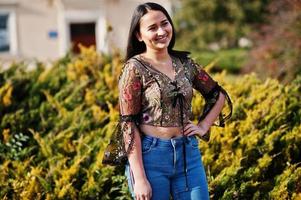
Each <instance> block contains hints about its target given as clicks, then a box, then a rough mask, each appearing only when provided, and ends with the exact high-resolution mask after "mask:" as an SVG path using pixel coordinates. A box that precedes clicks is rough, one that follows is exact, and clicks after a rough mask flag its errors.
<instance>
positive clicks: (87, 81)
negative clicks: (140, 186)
mask: <svg viewBox="0 0 301 200" xmlns="http://www.w3.org/2000/svg"><path fill="white" fill-rule="evenodd" d="M121 68H122V60H121V59H120V56H119V55H114V56H112V57H108V56H105V55H100V54H97V53H96V52H95V50H94V49H93V48H88V49H86V48H82V52H81V54H80V55H78V56H72V55H66V56H65V57H64V58H62V59H60V60H58V61H57V62H55V63H53V66H52V67H51V68H46V67H45V66H44V65H43V64H42V63H38V64H37V68H36V69H35V70H31V71H28V70H26V64H25V63H19V64H14V65H13V66H12V67H11V68H10V69H8V70H6V71H3V72H1V73H0V84H1V86H0V113H1V114H0V133H1V136H0V163H1V164H0V174H1V176H0V197H1V198H2V199H120V200H121V199H130V196H129V192H128V189H127V183H126V181H125V177H124V176H123V171H124V169H123V168H114V167H106V166H103V165H102V164H101V160H102V156H103V151H104V147H105V145H106V144H107V143H108V140H109V138H110V136H111V134H112V130H113V127H114V126H115V122H116V121H117V119H118V116H119V112H118V104H117V102H118V101H117V100H118V90H117V79H118V75H119V74H120V71H121ZM214 78H215V79H216V80H217V81H219V82H220V84H221V85H223V86H224V87H225V88H226V89H227V90H228V91H229V93H230V96H231V97H232V100H233V102H234V113H233V117H232V119H231V121H230V122H229V123H228V124H227V125H226V127H225V128H224V129H221V128H216V127H213V128H212V137H211V141H210V142H209V143H204V142H201V144H200V148H201V150H202V154H203V162H204V165H205V166H206V171H207V175H208V182H209V188H210V194H211V198H212V199H290V198H291V199H297V198H300V193H301V186H300V180H301V173H300V158H301V156H300V150H299V147H300V145H301V136H300V132H301V125H300V117H301V109H300V107H301V105H300V103H299V102H300V98H301V95H300V90H301V86H300V83H301V78H300V77H299V78H297V79H296V80H295V81H294V82H292V83H291V84H289V85H286V86H283V85H281V84H280V83H279V82H278V81H276V80H273V79H270V80H267V81H265V82H262V81H260V80H259V79H258V78H257V77H256V76H255V75H247V76H244V77H238V78H236V79H229V76H226V74H225V73H220V74H216V75H215V76H214ZM202 103H203V98H202V97H201V96H200V95H196V97H195V98H194V99H193V113H194V114H195V116H198V115H199V114H200V112H201V108H202V106H201V104H202Z"/></svg>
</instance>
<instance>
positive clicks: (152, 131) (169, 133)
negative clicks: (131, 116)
mask: <svg viewBox="0 0 301 200" xmlns="http://www.w3.org/2000/svg"><path fill="white" fill-rule="evenodd" d="M139 127H140V130H141V131H142V132H143V133H144V134H146V135H149V136H153V137H157V138H161V139H171V138H174V137H179V136H182V128H181V127H161V126H152V125H147V124H140V126H139Z"/></svg>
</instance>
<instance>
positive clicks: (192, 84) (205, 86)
mask: <svg viewBox="0 0 301 200" xmlns="http://www.w3.org/2000/svg"><path fill="white" fill-rule="evenodd" d="M172 66H173V68H174V71H175V78H174V80H172V79H171V78H169V77H168V76H167V75H165V74H163V73H161V72H160V71H158V70H156V68H154V67H153V66H152V65H151V64H150V63H148V62H146V61H145V60H144V59H143V57H141V56H139V55H137V56H134V57H132V58H131V59H129V60H128V61H127V62H126V63H125V65H124V68H123V71H122V73H121V76H120V78H119V105H120V116H121V130H122V134H123V140H124V143H125V146H126V149H127V152H129V151H130V149H131V147H132V145H133V141H134V139H133V137H134V129H135V128H138V126H137V125H139V124H148V125H153V126H161V127H181V126H183V125H184V124H185V123H187V122H188V121H189V120H191V119H192V118H193V116H192V107H191V101H192V97H193V89H195V90H197V91H199V92H200V93H201V94H202V96H203V97H204V98H205V100H206V105H205V107H204V109H203V114H202V116H200V117H199V120H202V119H203V118H205V116H206V115H207V114H208V113H209V111H210V109H211V108H212V107H213V106H214V104H215V102H216V101H217V99H218V95H219V93H220V92H222V93H224V94H225V97H226V100H227V102H228V105H230V107H231V109H230V112H232V104H231V101H230V98H229V96H228V95H227V93H226V92H225V90H223V89H222V88H221V87H220V86H219V85H218V84H217V82H215V81H214V80H213V79H212V78H211V77H210V76H209V75H208V74H207V73H206V72H205V71H204V70H203V69H202V68H201V67H200V66H199V65H198V64H197V63H195V62H194V61H193V60H192V59H190V58H186V59H184V60H183V59H182V58H181V59H180V58H178V57H174V56H172ZM230 115H231V113H229V114H228V115H227V116H225V115H224V113H223V112H222V113H221V114H220V117H219V119H218V124H217V125H219V126H223V125H224V121H225V120H226V119H228V118H229V117H230Z"/></svg>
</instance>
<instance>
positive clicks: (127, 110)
mask: <svg viewBox="0 0 301 200" xmlns="http://www.w3.org/2000/svg"><path fill="white" fill-rule="evenodd" d="M141 88H142V83H141V76H140V74H139V71H138V69H137V68H136V66H135V63H134V62H128V63H126V64H125V65H124V68H123V70H122V73H121V75H120V77H119V82H118V89H119V107H120V128H121V132H122V137H123V142H122V145H124V147H125V151H126V153H127V154H129V153H130V151H131V150H132V147H133V144H134V135H135V134H134V131H135V130H138V121H139V113H140V109H141Z"/></svg>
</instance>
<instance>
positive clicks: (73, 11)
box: [0, 0, 171, 61]
mask: <svg viewBox="0 0 301 200" xmlns="http://www.w3.org/2000/svg"><path fill="white" fill-rule="evenodd" d="M152 1H153V2H157V3H160V4H161V5H163V6H164V7H165V8H166V9H167V10H168V11H170V10H171V3H170V1H169V0H152ZM143 2H147V1H143V0H0V60H2V61H5V60H6V61H9V60H15V59H17V60H19V59H38V60H54V59H57V58H59V57H61V56H63V55H65V54H66V52H67V51H69V50H72V51H74V52H77V51H78V48H77V44H78V43H82V44H84V45H86V46H89V45H95V46H96V49H97V50H98V51H102V52H110V51H112V50H113V49H116V48H117V49H120V50H122V51H124V50H125V46H126V42H127V35H128V29H129V25H130V20H131V15H132V13H133V10H134V8H135V7H136V6H137V5H138V4H140V3H143Z"/></svg>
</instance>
